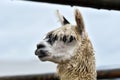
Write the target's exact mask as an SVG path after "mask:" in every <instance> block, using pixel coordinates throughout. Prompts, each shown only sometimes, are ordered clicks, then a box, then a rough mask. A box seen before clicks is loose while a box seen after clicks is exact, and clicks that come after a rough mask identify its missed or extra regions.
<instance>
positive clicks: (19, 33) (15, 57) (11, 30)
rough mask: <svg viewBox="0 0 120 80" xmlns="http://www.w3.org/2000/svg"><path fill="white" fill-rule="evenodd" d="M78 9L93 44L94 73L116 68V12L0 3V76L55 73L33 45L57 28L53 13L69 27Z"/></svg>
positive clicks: (119, 18) (14, 0)
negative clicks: (56, 12)
mask: <svg viewBox="0 0 120 80" xmlns="http://www.w3.org/2000/svg"><path fill="white" fill-rule="evenodd" d="M75 8H78V9H79V10H80V11H81V13H82V15H83V17H84V21H85V26H86V30H87V32H88V34H89V37H90V39H91V41H92V43H93V46H94V49H95V56H96V66H97V69H111V68H120V49H119V48H120V37H119V35H120V27H119V25H120V12H119V11H114V10H109V11H108V10H102V9H101V10H97V9H92V8H83V7H70V6H63V5H55V4H47V3H37V2H29V1H20V0H0V76H11V75H24V74H42V73H50V72H56V66H57V65H56V64H54V63H52V62H44V63H43V62H41V61H40V60H39V59H38V58H37V57H36V56H35V55H34V51H35V49H36V44H37V43H39V42H40V41H41V40H42V38H43V37H44V36H45V35H46V33H47V32H49V31H51V30H53V29H55V28H58V27H60V26H61V25H60V23H59V22H58V19H57V17H56V14H55V11H56V10H57V9H58V10H60V12H61V13H62V14H63V15H64V16H65V17H66V18H67V19H68V20H69V21H70V22H71V23H72V24H75V21H74V9H75Z"/></svg>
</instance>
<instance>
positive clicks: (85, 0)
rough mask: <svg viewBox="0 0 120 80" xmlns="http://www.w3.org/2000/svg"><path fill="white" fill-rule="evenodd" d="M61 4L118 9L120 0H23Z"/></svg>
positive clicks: (119, 8)
mask: <svg viewBox="0 0 120 80" xmlns="http://www.w3.org/2000/svg"><path fill="white" fill-rule="evenodd" d="M25 1H36V2H46V3H54V4H63V5H71V6H84V7H92V8H97V9H108V10H120V0H25Z"/></svg>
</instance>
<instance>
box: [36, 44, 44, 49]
mask: <svg viewBox="0 0 120 80" xmlns="http://www.w3.org/2000/svg"><path fill="white" fill-rule="evenodd" d="M41 48H45V45H43V44H38V45H37V49H41Z"/></svg>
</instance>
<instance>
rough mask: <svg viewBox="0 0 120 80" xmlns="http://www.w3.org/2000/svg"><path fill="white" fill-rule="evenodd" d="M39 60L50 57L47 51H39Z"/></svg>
mask: <svg viewBox="0 0 120 80" xmlns="http://www.w3.org/2000/svg"><path fill="white" fill-rule="evenodd" d="M37 56H38V57H39V58H43V57H46V56H48V55H47V51H45V50H40V51H39V54H38V55H37Z"/></svg>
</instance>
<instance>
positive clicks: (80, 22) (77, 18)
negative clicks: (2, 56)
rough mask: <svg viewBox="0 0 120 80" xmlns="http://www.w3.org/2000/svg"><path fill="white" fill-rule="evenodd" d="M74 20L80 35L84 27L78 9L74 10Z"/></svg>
mask: <svg viewBox="0 0 120 80" xmlns="http://www.w3.org/2000/svg"><path fill="white" fill-rule="evenodd" d="M75 20H76V24H77V30H78V32H79V33H80V34H81V35H82V33H84V31H85V27H84V21H83V18H82V15H81V13H80V12H79V10H78V9H75Z"/></svg>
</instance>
